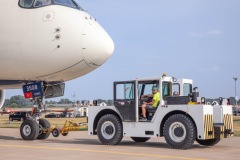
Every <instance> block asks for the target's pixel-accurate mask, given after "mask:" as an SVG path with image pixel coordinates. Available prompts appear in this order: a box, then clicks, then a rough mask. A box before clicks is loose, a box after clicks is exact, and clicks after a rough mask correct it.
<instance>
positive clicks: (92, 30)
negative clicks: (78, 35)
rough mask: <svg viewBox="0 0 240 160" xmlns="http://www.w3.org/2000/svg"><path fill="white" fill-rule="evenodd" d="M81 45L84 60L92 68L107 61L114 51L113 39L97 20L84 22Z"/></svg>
mask: <svg viewBox="0 0 240 160" xmlns="http://www.w3.org/2000/svg"><path fill="white" fill-rule="evenodd" d="M82 46H83V47H82V49H83V55H84V60H85V62H86V63H87V64H88V65H89V66H90V67H94V68H96V67H99V66H101V65H102V64H103V63H104V62H105V61H107V60H108V59H109V58H110V56H111V55H112V53H113V51H114V43H113V40H112V39H111V37H110V36H109V35H108V33H107V32H106V31H105V30H104V29H103V28H102V27H101V26H100V25H99V24H98V23H97V22H91V23H87V24H86V26H85V29H84V31H83V38H82Z"/></svg>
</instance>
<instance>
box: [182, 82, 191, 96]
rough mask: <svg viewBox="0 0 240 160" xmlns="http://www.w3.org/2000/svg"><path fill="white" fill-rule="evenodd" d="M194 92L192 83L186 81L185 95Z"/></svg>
mask: <svg viewBox="0 0 240 160" xmlns="http://www.w3.org/2000/svg"><path fill="white" fill-rule="evenodd" d="M191 92H192V84H189V83H184V84H183V95H184V96H188V95H189V94H190V93H191Z"/></svg>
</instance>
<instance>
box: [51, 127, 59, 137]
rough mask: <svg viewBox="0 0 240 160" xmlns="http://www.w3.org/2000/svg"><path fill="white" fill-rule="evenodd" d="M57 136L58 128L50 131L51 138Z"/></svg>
mask: <svg viewBox="0 0 240 160" xmlns="http://www.w3.org/2000/svg"><path fill="white" fill-rule="evenodd" d="M59 134H60V131H59V129H58V128H54V129H53V130H52V135H53V137H58V136H59Z"/></svg>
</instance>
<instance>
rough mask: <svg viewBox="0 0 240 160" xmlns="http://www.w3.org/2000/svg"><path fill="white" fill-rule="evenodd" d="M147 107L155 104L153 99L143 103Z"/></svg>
mask: <svg viewBox="0 0 240 160" xmlns="http://www.w3.org/2000/svg"><path fill="white" fill-rule="evenodd" d="M144 103H145V104H147V105H153V104H154V103H155V100H154V99H153V100H152V101H151V102H144Z"/></svg>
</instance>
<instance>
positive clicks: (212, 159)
mask: <svg viewBox="0 0 240 160" xmlns="http://www.w3.org/2000/svg"><path fill="white" fill-rule="evenodd" d="M59 159H61V160H65V159H66V160H75V159H76V160H110V159H111V160H112V159H114V160H146V159H147V160H153V159H160V160H162V159H164V160H174V159H176V160H223V159H224V160H240V137H231V138H226V139H222V140H221V141H220V142H219V143H218V144H217V145H215V146H212V147H205V146H201V145H199V144H197V143H195V144H194V145H193V147H192V148H191V149H188V150H176V149H171V148H169V146H168V145H167V143H166V142H165V140H164V138H163V137H161V138H152V139H150V140H149V141H148V142H145V143H136V142H133V140H131V138H125V137H124V138H123V140H122V142H121V143H120V144H119V145H115V146H105V145H102V144H100V142H99V141H98V138H97V136H88V134H87V131H80V132H70V133H69V134H68V136H66V137H64V136H62V135H60V136H59V137H57V138H55V137H53V136H52V135H50V136H49V138H48V139H46V140H35V141H24V140H22V138H21V136H20V132H19V129H8V128H0V160H59Z"/></svg>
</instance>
